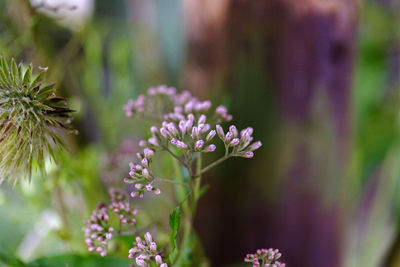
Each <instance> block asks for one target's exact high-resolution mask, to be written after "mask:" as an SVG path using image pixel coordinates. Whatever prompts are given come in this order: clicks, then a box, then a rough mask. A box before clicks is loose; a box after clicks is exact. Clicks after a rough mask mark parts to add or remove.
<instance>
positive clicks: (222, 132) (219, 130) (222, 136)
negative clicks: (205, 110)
mask: <svg viewBox="0 0 400 267" xmlns="http://www.w3.org/2000/svg"><path fill="white" fill-rule="evenodd" d="M215 127H216V129H217V133H218V137H219V138H220V139H221V140H222V141H225V133H224V130H223V129H222V127H221V125H218V124H217V125H216V126H215Z"/></svg>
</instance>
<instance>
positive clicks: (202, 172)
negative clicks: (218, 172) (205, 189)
mask: <svg viewBox="0 0 400 267" xmlns="http://www.w3.org/2000/svg"><path fill="white" fill-rule="evenodd" d="M230 157H231V156H230V155H225V156H223V157H222V158H220V159H218V160H217V161H214V162H213V163H211V164H210V165H208V166H206V167H204V168H203V169H201V170H197V173H196V175H195V178H196V179H198V178H201V175H202V174H204V173H205V172H207V171H209V170H210V169H212V168H214V167H215V166H217V165H218V164H220V163H222V162H223V161H225V160H227V159H229V158H230Z"/></svg>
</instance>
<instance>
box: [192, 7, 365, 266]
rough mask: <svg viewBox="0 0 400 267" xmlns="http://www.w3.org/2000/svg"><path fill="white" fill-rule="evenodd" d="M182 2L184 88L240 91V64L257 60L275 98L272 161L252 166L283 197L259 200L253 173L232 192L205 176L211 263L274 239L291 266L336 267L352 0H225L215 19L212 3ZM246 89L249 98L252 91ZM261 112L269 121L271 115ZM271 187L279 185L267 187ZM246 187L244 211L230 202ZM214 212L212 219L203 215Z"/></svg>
mask: <svg viewBox="0 0 400 267" xmlns="http://www.w3.org/2000/svg"><path fill="white" fill-rule="evenodd" d="M185 2H186V5H185V7H186V9H185V13H186V14H190V15H189V16H187V18H188V19H187V21H186V22H187V24H188V25H187V29H188V30H189V33H188V34H189V40H188V42H189V53H188V64H187V68H186V78H185V87H186V88H194V89H196V88H198V87H199V86H200V87H201V88H213V87H215V86H216V83H219V84H223V85H224V87H226V88H229V89H231V88H235V87H236V88H237V87H238V85H237V84H238V77H240V76H241V75H242V73H241V72H243V70H245V68H240V65H241V64H242V65H243V64H244V63H243V62H247V63H246V64H248V66H255V65H257V66H259V67H258V69H257V70H256V71H259V72H260V73H262V75H261V77H259V78H260V80H261V82H260V83H259V84H258V86H260V87H261V88H262V89H263V90H265V91H268V92H269V93H271V97H272V98H273V99H274V100H275V101H274V102H277V103H278V104H277V106H276V107H275V108H276V109H275V110H276V111H275V114H279V115H277V117H276V118H277V119H278V121H279V122H278V123H277V124H275V125H274V127H273V128H272V129H271V128H270V129H267V131H274V134H273V135H274V136H275V137H277V138H276V139H274V140H275V141H276V140H278V142H277V144H278V145H275V147H272V148H268V149H269V150H270V151H269V153H270V154H269V155H268V156H269V157H270V158H274V160H275V161H274V162H258V163H256V164H253V165H251V168H252V169H253V168H259V169H260V170H265V172H264V173H266V174H265V175H264V176H263V177H262V178H263V179H265V181H264V186H265V189H264V190H263V192H264V193H265V194H266V195H271V194H275V197H276V199H277V202H278V203H280V204H278V205H277V206H275V207H272V206H273V205H272V204H271V203H270V204H265V203H266V200H265V198H264V197H262V194H261V195H260V194H259V191H260V188H258V187H257V186H258V185H256V184H255V182H254V181H251V180H249V179H253V178H250V177H246V178H244V177H240V179H242V180H241V181H240V182H238V181H236V182H235V181H232V180H230V182H231V183H232V184H234V185H235V186H236V187H235V189H232V186H230V189H229V191H230V192H227V191H226V190H225V189H224V188H226V186H225V185H224V184H223V182H218V181H215V180H211V179H210V182H211V183H214V184H213V187H214V188H215V187H217V188H218V189H214V191H211V192H210V194H209V195H208V196H206V197H205V199H204V200H203V201H202V205H203V206H202V207H201V208H200V210H199V214H198V218H199V220H200V221H201V223H199V232H200V235H201V236H202V237H203V238H204V240H205V241H206V244H205V248H206V251H207V252H208V255H209V256H210V257H211V260H212V262H213V263H214V265H215V266H220V265H222V264H227V263H231V262H234V261H240V260H241V259H242V258H243V256H244V254H245V253H246V252H251V251H252V250H253V249H256V248H257V247H259V246H268V247H269V246H275V247H277V248H279V249H281V250H282V252H283V254H284V259H285V261H286V262H287V263H288V265H289V266H296V267H302V266H304V267H308V266H324V267H338V266H341V251H340V248H341V244H340V243H341V234H342V233H341V224H342V222H343V219H344V218H343V212H344V211H345V210H344V209H343V204H342V203H343V202H342V200H343V199H342V196H343V194H344V193H345V191H344V190H343V188H342V185H343V179H344V177H345V171H346V168H347V167H348V166H347V160H348V155H349V147H350V144H351V140H350V130H351V101H350V100H351V77H352V62H353V58H354V39H355V34H356V26H357V17H358V16H357V15H358V14H357V9H358V1H357V0H353V1H345V0H343V1H329V3H330V4H327V2H328V1H318V0H314V1H305V0H304V1H296V0H281V1H279V0H275V1H272V0H271V1H250V0H231V1H222V2H224V4H221V6H220V9H218V10H219V12H217V15H218V16H220V17H218V19H216V18H215V17H214V18H213V20H209V19H208V16H210V14H204V13H207V12H210V10H212V8H211V6H212V5H213V4H214V3H215V2H218V1H203V2H202V4H203V5H207V6H208V8H206V7H204V6H203V7H201V8H199V2H200V1H192V0H186V1H185ZM194 3H197V4H194ZM191 4H192V5H191ZM217 15H216V14H214V15H213V16H217ZM196 16H198V17H203V18H206V19H203V20H201V19H198V20H197V23H198V25H197V26H196V27H197V28H202V29H203V30H200V31H193V32H191V30H193V28H192V26H191V23H193V21H195V20H196V19H195V17H196ZM211 22H212V23H211ZM246 66H247V65H246ZM199 69H200V70H202V71H199ZM196 70H197V71H198V72H196ZM194 73H197V74H196V75H194ZM199 73H200V74H201V75H200V74H199ZM218 74H219V76H218ZM221 77H222V78H221ZM221 80H222V82H221ZM265 81H267V82H265ZM239 86H240V85H239ZM229 89H228V90H229ZM240 90H244V88H240ZM245 90H247V91H246V94H249V95H251V94H257V93H258V92H256V91H251V88H245ZM257 97H258V98H259V96H256V98H257ZM233 98H235V95H234V96H233ZM243 101H245V100H243ZM265 101H268V100H265ZM269 102H270V100H269ZM242 104H244V105H256V103H242ZM259 116H260V117H262V116H263V115H262V114H260V115H259ZM240 118H246V115H240ZM247 118H251V117H247ZM264 118H265V123H266V124H267V123H268V121H267V115H265V116H264ZM241 123H243V122H241ZM263 141H264V143H267V144H268V143H273V142H274V141H271V140H263ZM266 165H268V166H267V167H265V166H266ZM245 166H246V165H245ZM247 166H248V167H250V165H247ZM230 167H232V168H234V166H230ZM237 171H238V172H239V173H249V171H250V170H247V171H243V170H239V169H237ZM231 173H232V172H231ZM253 173H254V171H253ZM268 181H270V183H268ZM274 181H275V183H274ZM258 182H259V181H258ZM271 184H272V185H275V187H273V188H272V189H271ZM218 186H220V187H218ZM243 187H247V188H248V192H247V194H248V196H251V197H250V198H249V199H250V202H249V203H248V204H250V205H249V206H250V207H252V208H251V209H249V210H248V211H247V212H246V213H245V214H243V213H242V212H243V211H241V212H239V213H238V212H237V211H235V210H234V209H232V208H231V207H232V206H234V205H235V204H233V203H238V199H239V200H240V201H243V200H245V199H246V198H243V197H241V196H242V195H243V191H244V190H243ZM276 190H278V192H279V193H274V192H273V191H276ZM232 191H233V192H235V193H232ZM261 191H262V190H261ZM216 203H221V204H220V205H221V206H218V205H216ZM210 213H212V214H214V218H216V220H215V221H213V220H210V218H209V217H207V219H204V218H206V216H207V214H210ZM242 224H245V225H246V226H243V225H242ZM210 236H212V237H213V238H212V240H213V241H211V239H210V238H208V237H210ZM208 240H210V241H208ZM229 255H230V256H229Z"/></svg>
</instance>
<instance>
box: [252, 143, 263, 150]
mask: <svg viewBox="0 0 400 267" xmlns="http://www.w3.org/2000/svg"><path fill="white" fill-rule="evenodd" d="M261 146H262V143H261V142H260V141H257V142H254V143H253V144H251V145H250V146H249V149H250V150H251V151H254V150H257V149H259V148H260V147H261Z"/></svg>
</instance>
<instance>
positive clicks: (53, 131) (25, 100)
mask: <svg viewBox="0 0 400 267" xmlns="http://www.w3.org/2000/svg"><path fill="white" fill-rule="evenodd" d="M32 72H33V67H32V65H30V66H28V67H24V66H23V65H22V64H20V65H18V66H17V64H16V62H15V60H14V59H13V60H11V65H8V63H7V62H6V60H5V59H4V58H3V57H2V58H1V59H0V159H1V163H0V182H2V181H3V180H4V179H9V180H11V181H13V182H14V184H15V182H16V181H17V179H18V177H19V176H21V175H27V176H28V178H29V179H30V177H31V173H32V165H33V162H36V164H37V167H38V168H39V169H40V170H41V171H43V169H44V161H45V158H46V156H48V155H50V156H51V157H53V158H54V147H55V146H59V147H60V146H62V145H63V143H62V141H61V139H60V131H61V130H65V129H68V130H70V128H69V127H68V126H67V123H66V122H67V119H68V118H69V116H68V113H69V112H71V111H72V110H71V109H69V108H68V107H67V106H66V103H65V100H64V99H63V98H59V97H56V96H55V89H54V87H53V85H52V84H51V85H45V84H44V83H43V78H44V75H45V73H46V69H42V71H41V72H40V73H39V74H38V75H33V73H32Z"/></svg>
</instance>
